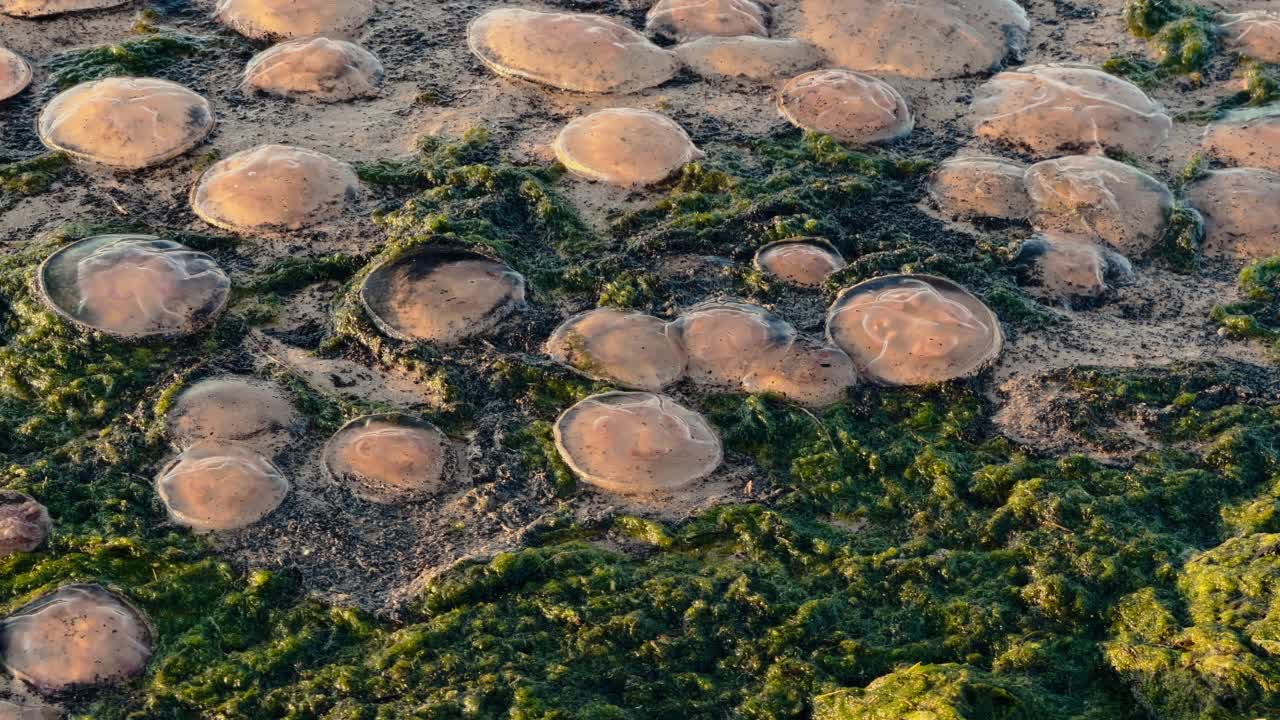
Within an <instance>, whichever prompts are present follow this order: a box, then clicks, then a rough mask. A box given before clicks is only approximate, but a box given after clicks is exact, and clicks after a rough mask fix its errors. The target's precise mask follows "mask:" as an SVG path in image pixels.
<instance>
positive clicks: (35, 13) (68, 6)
mask: <svg viewBox="0 0 1280 720" xmlns="http://www.w3.org/2000/svg"><path fill="white" fill-rule="evenodd" d="M131 2H133V0H0V13H4V14H5V15H12V16H14V17H45V16H48V15H62V14H63V13H73V12H82V11H85V10H105V9H107V8H113V7H119V6H120V5H125V4H127V3H131Z"/></svg>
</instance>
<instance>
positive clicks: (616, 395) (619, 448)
mask: <svg viewBox="0 0 1280 720" xmlns="http://www.w3.org/2000/svg"><path fill="white" fill-rule="evenodd" d="M554 433H555V440H556V449H557V450H559V451H560V457H561V458H563V459H564V461H565V463H566V464H568V466H569V467H570V469H572V470H573V472H574V473H575V474H577V475H578V477H580V478H582V479H583V480H585V481H586V482H588V483H590V484H592V485H595V486H596V487H599V488H602V489H604V490H608V491H611V492H617V493H635V494H641V493H652V492H662V491H671V490H679V489H681V488H684V487H686V486H688V485H689V484H691V483H693V482H694V481H696V480H699V479H701V478H703V477H706V476H707V475H710V474H711V473H712V472H713V471H714V470H715V469H716V468H717V467H719V465H720V461H721V459H722V458H723V454H724V453H723V450H722V449H721V446H720V438H719V437H718V436H717V435H716V433H715V431H714V430H712V429H711V426H710V425H709V424H708V423H707V421H706V419H705V418H703V417H702V415H700V414H698V413H697V412H695V411H693V410H690V409H688V408H686V407H684V406H683V405H680V404H679V403H677V402H676V401H675V400H672V399H671V398H669V397H666V396H665V395H654V394H652V393H646V392H610V393H603V394H601V395H592V396H591V397H589V398H586V399H585V400H582V401H581V402H579V403H578V404H576V405H574V406H573V407H571V408H569V409H568V410H565V411H564V413H562V414H561V415H560V418H559V419H557V420H556V424H555V428H554Z"/></svg>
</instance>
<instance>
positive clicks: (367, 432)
mask: <svg viewBox="0 0 1280 720" xmlns="http://www.w3.org/2000/svg"><path fill="white" fill-rule="evenodd" d="M324 463H325V467H327V468H328V469H329V472H330V473H331V474H332V475H333V477H334V478H335V479H336V480H337V481H338V482H339V483H342V485H343V486H344V487H347V488H348V489H349V490H351V492H352V493H353V494H355V495H356V496H357V497H360V498H363V499H365V500H368V501H369V502H374V503H380V504H383V505H390V504H395V503H402V502H412V501H415V500H423V499H425V498H428V497H431V496H432V495H436V494H438V493H439V492H440V490H441V489H443V488H444V485H445V481H446V479H447V478H446V471H447V470H448V468H449V465H450V457H449V441H448V439H447V438H446V437H445V436H444V433H442V432H440V431H439V430H438V429H437V428H436V427H435V426H434V425H432V424H431V423H429V422H426V421H425V420H420V419H418V418H413V417H409V416H405V415H394V414H388V415H368V416H365V417H361V418H357V419H355V420H352V421H351V422H349V423H347V424H346V425H344V426H343V427H342V429H340V430H338V432H337V433H335V434H334V436H333V437H332V438H331V439H330V440H329V444H328V445H326V446H325V449H324Z"/></svg>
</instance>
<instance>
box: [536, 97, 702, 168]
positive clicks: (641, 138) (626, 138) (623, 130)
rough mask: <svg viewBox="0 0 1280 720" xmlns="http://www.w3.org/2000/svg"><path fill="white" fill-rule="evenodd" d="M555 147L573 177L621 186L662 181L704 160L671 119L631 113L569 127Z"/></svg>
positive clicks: (595, 116) (604, 114)
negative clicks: (681, 169)
mask: <svg viewBox="0 0 1280 720" xmlns="http://www.w3.org/2000/svg"><path fill="white" fill-rule="evenodd" d="M552 148H553V149H554V150H555V153H556V158H557V159H558V160H559V161H560V162H561V163H562V164H563V165H564V166H565V167H566V168H568V169H569V171H570V172H572V173H573V174H575V175H581V176H582V177H585V178H589V179H591V180H599V181H601V182H607V183H611V184H613V185H623V186H638V185H651V184H653V183H656V182H661V181H663V180H665V179H667V178H668V177H670V176H671V174H672V173H674V172H676V171H677V170H679V169H680V168H682V167H684V166H685V165H686V164H688V163H690V162H693V161H694V160H697V159H698V158H701V157H702V156H703V153H702V151H701V150H699V149H698V148H696V147H694V145H693V141H691V140H690V139H689V135H688V133H686V132H685V131H684V128H682V127H680V126H679V125H677V124H676V123H675V121H673V120H672V119H671V118H668V117H666V116H665V115H660V114H658V113H656V112H651V111H649V110H633V109H631V108H613V109H609V110H600V111H599V112H594V113H591V114H590V115H586V116H584V117H580V118H578V119H576V120H574V121H572V122H570V123H569V124H568V125H565V126H564V129H563V130H561V131H560V134H559V135H558V136H557V137H556V141H555V143H554V144H553V145H552Z"/></svg>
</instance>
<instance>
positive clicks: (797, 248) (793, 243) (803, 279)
mask: <svg viewBox="0 0 1280 720" xmlns="http://www.w3.org/2000/svg"><path fill="white" fill-rule="evenodd" d="M845 265H846V263H845V261H844V258H843V257H841V255H840V251H839V250H836V248H835V246H833V245H832V244H831V243H829V242H827V241H826V240H823V239H822V238H810V237H797V238H787V239H786V240H779V241H777V242H771V243H769V244H768V245H765V246H763V247H761V248H760V249H759V250H757V251H756V257H755V266H756V269H757V270H760V271H761V272H764V273H768V274H770V275H772V276H774V277H776V278H778V279H779V280H782V281H783V282H785V283H790V284H792V285H800V286H802V287H821V286H822V283H823V282H825V281H826V279H827V278H828V277H830V276H831V274H832V273H834V272H836V271H837V270H840V269H841V268H843V267H844V266H845Z"/></svg>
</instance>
